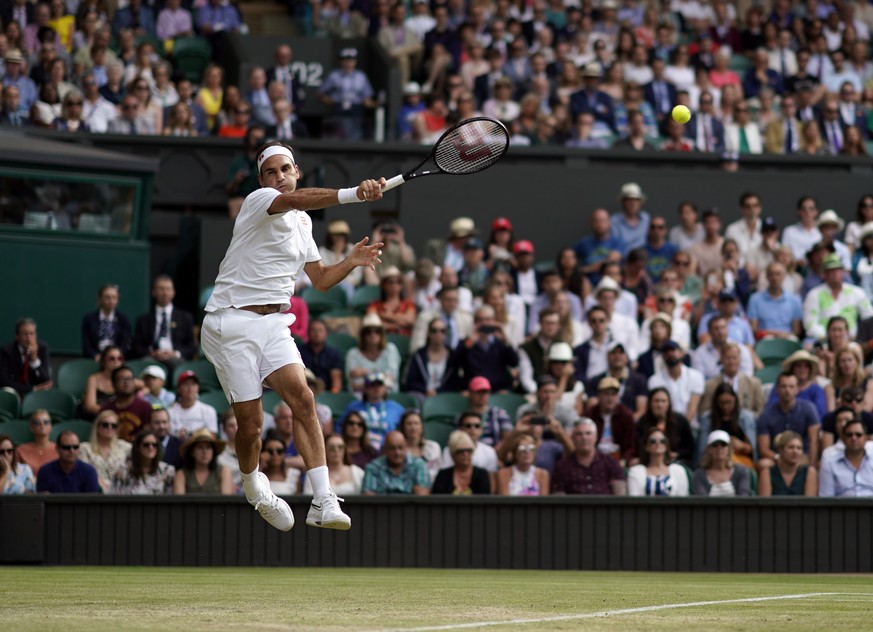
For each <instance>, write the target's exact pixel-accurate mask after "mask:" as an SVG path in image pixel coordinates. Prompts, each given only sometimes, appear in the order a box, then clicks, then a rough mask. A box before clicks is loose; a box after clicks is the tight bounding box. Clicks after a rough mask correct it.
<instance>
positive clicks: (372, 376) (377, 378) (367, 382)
mask: <svg viewBox="0 0 873 632" xmlns="http://www.w3.org/2000/svg"><path fill="white" fill-rule="evenodd" d="M384 383H385V374H384V373H383V372H382V371H371V372H370V373H367V377H365V378H364V386H372V385H373V384H384Z"/></svg>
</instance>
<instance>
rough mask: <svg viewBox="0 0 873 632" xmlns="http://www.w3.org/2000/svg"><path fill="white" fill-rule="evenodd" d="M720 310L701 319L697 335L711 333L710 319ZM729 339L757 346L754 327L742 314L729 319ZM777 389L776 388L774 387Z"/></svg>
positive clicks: (741, 343)
mask: <svg viewBox="0 0 873 632" xmlns="http://www.w3.org/2000/svg"><path fill="white" fill-rule="evenodd" d="M717 314H718V312H710V313H709V314H706V315H705V316H704V317H703V318H701V319H700V325H699V326H698V327H697V337H698V338H699V337H700V336H702V335H703V334H706V333H709V321H711V320H712V319H713V318H715V316H716V315H717ZM728 340H730V341H731V342H735V343H737V344H738V345H749V346H752V347H754V346H755V336H754V334H752V327H751V326H750V325H749V321H747V320H746V319H745V318H743V317H742V316H733V317H732V318H731V319H730V320H729V321H728ZM773 390H775V389H773Z"/></svg>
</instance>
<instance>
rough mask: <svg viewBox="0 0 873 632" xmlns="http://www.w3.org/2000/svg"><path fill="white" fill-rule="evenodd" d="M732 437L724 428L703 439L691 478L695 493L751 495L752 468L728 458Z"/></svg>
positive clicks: (730, 452)
mask: <svg viewBox="0 0 873 632" xmlns="http://www.w3.org/2000/svg"><path fill="white" fill-rule="evenodd" d="M732 451H733V448H732V447H731V437H730V435H729V434H728V433H727V432H725V431H724V430H713V431H712V432H710V433H709V435H708V436H707V439H706V451H705V452H704V453H703V458H701V459H700V468H699V469H697V470H696V471H695V472H694V476H693V478H692V480H691V488H692V493H693V494H694V495H695V496H721V497H724V496H752V495H753V494H754V493H755V491H754V490H753V489H752V474H751V471H750V470H749V469H748V468H747V467H744V466H742V465H738V464H736V463H734V462H733V461H732V459H731V457H732Z"/></svg>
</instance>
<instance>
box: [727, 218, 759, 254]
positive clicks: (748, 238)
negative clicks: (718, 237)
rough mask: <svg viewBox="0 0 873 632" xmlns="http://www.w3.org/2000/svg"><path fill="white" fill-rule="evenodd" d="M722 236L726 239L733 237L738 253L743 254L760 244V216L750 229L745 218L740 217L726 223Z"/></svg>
mask: <svg viewBox="0 0 873 632" xmlns="http://www.w3.org/2000/svg"><path fill="white" fill-rule="evenodd" d="M724 236H725V237H726V238H728V239H733V240H734V241H735V242H737V247H738V248H739V250H740V254H743V255H745V254H746V252H748V251H749V250H751V249H752V248H757V247H758V246H760V245H761V242H762V241H763V238H762V237H761V218H760V217H759V218H758V219H757V220H755V227H754V228H753V229H752V230H751V231H750V230H749V226H748V224H746V219H745V218H740V219H738V220H737V221H735V222H733V223H731V224H728V227H727V231H725V234H724Z"/></svg>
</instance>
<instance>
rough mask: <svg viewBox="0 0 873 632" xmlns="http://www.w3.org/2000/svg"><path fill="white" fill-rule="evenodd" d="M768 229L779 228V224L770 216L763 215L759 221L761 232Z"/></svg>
mask: <svg viewBox="0 0 873 632" xmlns="http://www.w3.org/2000/svg"><path fill="white" fill-rule="evenodd" d="M768 230H779V225H778V224H777V223H776V220H775V219H773V218H772V217H765V218H764V219H763V220H762V221H761V232H762V233H766V232H767V231H768Z"/></svg>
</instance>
